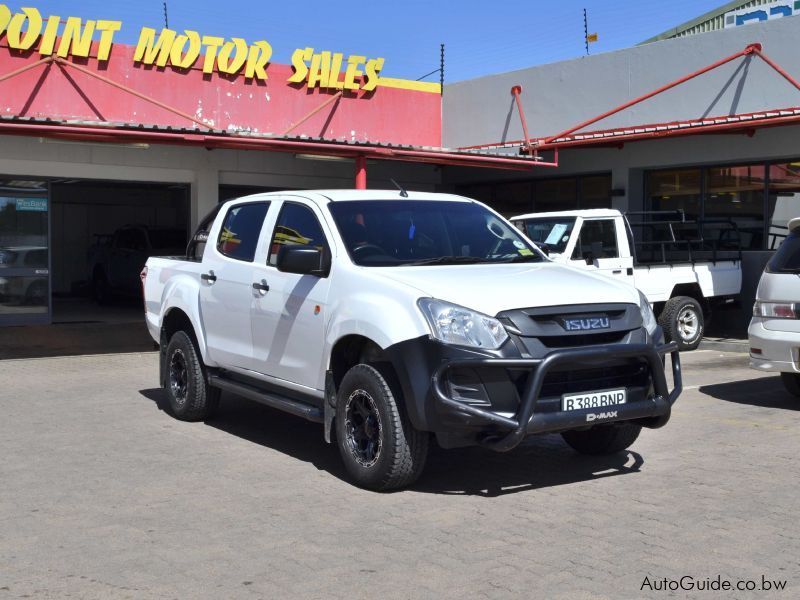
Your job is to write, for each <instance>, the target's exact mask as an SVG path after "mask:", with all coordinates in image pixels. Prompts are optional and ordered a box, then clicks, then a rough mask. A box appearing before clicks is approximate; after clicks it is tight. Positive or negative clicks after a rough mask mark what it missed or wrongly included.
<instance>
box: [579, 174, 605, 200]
mask: <svg viewBox="0 0 800 600" xmlns="http://www.w3.org/2000/svg"><path fill="white" fill-rule="evenodd" d="M580 188H581V189H580V200H579V205H580V208H611V175H610V174H608V173H606V174H605V175H587V176H586V177H581V181H580Z"/></svg>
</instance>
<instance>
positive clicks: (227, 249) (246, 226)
mask: <svg viewBox="0 0 800 600" xmlns="http://www.w3.org/2000/svg"><path fill="white" fill-rule="evenodd" d="M268 208H269V202H254V203H252V204H239V205H237V206H234V207H232V208H231V209H230V210H229V211H228V214H227V215H225V222H224V223H223V224H222V231H220V232H219V239H218V240H217V250H219V252H220V253H221V254H224V255H225V256H227V257H229V258H235V259H236V260H244V261H248V262H249V261H252V260H253V258H254V257H255V255H256V246H257V245H258V236H259V234H260V233H261V227H262V226H263V225H264V217H266V216H267V209H268Z"/></svg>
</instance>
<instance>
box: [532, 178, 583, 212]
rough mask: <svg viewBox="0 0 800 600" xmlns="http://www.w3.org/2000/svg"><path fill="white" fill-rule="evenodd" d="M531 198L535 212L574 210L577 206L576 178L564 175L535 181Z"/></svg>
mask: <svg viewBox="0 0 800 600" xmlns="http://www.w3.org/2000/svg"><path fill="white" fill-rule="evenodd" d="M533 199H534V202H533V203H534V209H535V210H536V212H553V211H560V210H575V209H576V208H578V180H577V179H576V178H574V177H564V178H560V179H541V180H539V181H536V182H535V183H534V193H533Z"/></svg>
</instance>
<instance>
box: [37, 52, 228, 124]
mask: <svg viewBox="0 0 800 600" xmlns="http://www.w3.org/2000/svg"><path fill="white" fill-rule="evenodd" d="M53 60H55V62H56V64H57V65H58V66H59V67H61V68H62V69H63V68H65V67H69V68H70V69H75V70H76V71H80V72H81V73H83V74H84V75H88V76H89V77H94V78H95V79H98V80H100V81H102V82H104V83H107V84H108V85H110V86H112V87H115V88H117V89H118V90H122V91H123V92H126V93H128V94H130V95H132V96H136V97H137V98H140V99H142V100H144V101H145V102H149V103H150V104H154V105H155V106H158V107H159V108H163V109H164V110H166V111H169V112H171V113H172V114H175V115H178V116H179V117H183V118H184V119H187V120H189V121H191V122H192V123H194V124H196V125H199V126H200V127H203V128H205V129H214V128H213V127H211V126H210V125H209V124H207V123H203V122H202V121H200V120H199V119H195V118H194V117H193V116H192V115H190V114H187V113H185V112H183V111H180V110H178V109H177V108H174V107H172V106H170V105H169V104H164V103H163V102H159V101H158V100H155V99H154V98H151V97H150V96H147V95H145V94H142V93H141V92H137V91H136V90H134V89H133V88H131V87H128V86H127V85H122V84H121V83H117V82H116V81H114V80H113V79H109V78H108V77H103V76H102V75H99V74H97V73H95V72H94V71H90V70H89V69H85V68H83V67H81V66H79V65H76V64H75V63H71V62H69V61H68V60H64V59H63V58H61V57H60V56H56V57H55V58H54V59H53Z"/></svg>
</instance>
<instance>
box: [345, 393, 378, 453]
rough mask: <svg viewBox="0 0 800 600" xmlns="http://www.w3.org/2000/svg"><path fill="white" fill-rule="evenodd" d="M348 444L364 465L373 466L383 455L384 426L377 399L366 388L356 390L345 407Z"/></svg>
mask: <svg viewBox="0 0 800 600" xmlns="http://www.w3.org/2000/svg"><path fill="white" fill-rule="evenodd" d="M345 432H346V441H347V446H348V447H349V448H350V452H351V453H352V454H353V457H354V458H355V459H356V462H358V464H360V465H361V466H362V467H371V466H373V465H374V464H375V463H376V462H378V458H380V455H381V447H382V440H381V437H382V434H383V426H382V424H381V416H380V414H379V413H378V407H377V406H376V405H375V400H373V398H372V396H370V395H369V393H367V392H366V391H364V390H356V391H354V392H353V393H352V394H350V397H349V398H348V399H347V405H346V407H345Z"/></svg>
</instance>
